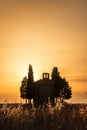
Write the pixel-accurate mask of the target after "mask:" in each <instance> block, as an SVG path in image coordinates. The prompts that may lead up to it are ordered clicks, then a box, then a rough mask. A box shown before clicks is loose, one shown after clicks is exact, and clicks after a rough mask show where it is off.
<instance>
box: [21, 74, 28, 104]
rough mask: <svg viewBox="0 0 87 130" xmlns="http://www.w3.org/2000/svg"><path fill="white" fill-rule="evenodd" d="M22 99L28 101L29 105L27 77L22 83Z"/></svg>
mask: <svg viewBox="0 0 87 130" xmlns="http://www.w3.org/2000/svg"><path fill="white" fill-rule="evenodd" d="M20 97H21V98H23V99H25V100H26V103H27V77H26V76H25V77H24V78H23V80H22V82H21V87H20Z"/></svg>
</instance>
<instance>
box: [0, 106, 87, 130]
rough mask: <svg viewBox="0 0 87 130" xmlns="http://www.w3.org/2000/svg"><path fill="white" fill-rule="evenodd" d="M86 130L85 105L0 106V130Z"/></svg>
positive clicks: (86, 113)
mask: <svg viewBox="0 0 87 130" xmlns="http://www.w3.org/2000/svg"><path fill="white" fill-rule="evenodd" d="M41 129H42V130H87V105H86V104H65V105H63V107H61V108H60V107H54V108H53V107H46V108H32V109H29V108H23V107H22V105H21V104H2V105H0V130H41Z"/></svg>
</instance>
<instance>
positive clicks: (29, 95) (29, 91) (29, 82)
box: [27, 64, 34, 103]
mask: <svg viewBox="0 0 87 130" xmlns="http://www.w3.org/2000/svg"><path fill="white" fill-rule="evenodd" d="M33 84H34V76H33V68H32V65H31V64H29V72H28V80H27V99H29V101H30V103H31V99H32V98H33Z"/></svg>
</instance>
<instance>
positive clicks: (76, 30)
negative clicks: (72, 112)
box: [0, 0, 87, 102]
mask: <svg viewBox="0 0 87 130" xmlns="http://www.w3.org/2000/svg"><path fill="white" fill-rule="evenodd" d="M86 35H87V1H86V0H73V1H72V0H66V1H65V0H62V1H61V0H32V1H31V0H8V1H7V0H0V102H4V101H5V99H7V100H8V102H11V101H12V102H13V101H18V102H19V101H20V91H19V89H20V85H21V81H22V79H23V77H24V76H27V74H28V67H29V64H31V65H32V66H33V71H34V79H35V80H38V79H40V78H42V73H43V72H49V73H50V75H51V71H52V68H53V67H54V66H57V67H58V68H59V72H60V74H61V75H62V77H66V79H67V80H68V81H69V83H70V86H71V87H72V91H73V97H72V99H71V102H79V101H82V102H86V99H85V96H84V95H85V93H86V92H87V36H86ZM72 79H74V80H73V81H72ZM78 79H81V82H80V80H79V81H78ZM84 79H85V82H84ZM80 95H82V97H81V96H80ZM83 98H84V99H83ZM75 99H76V100H75Z"/></svg>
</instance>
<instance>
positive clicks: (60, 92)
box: [51, 67, 72, 99]
mask: <svg viewBox="0 0 87 130" xmlns="http://www.w3.org/2000/svg"><path fill="white" fill-rule="evenodd" d="M51 77H52V80H53V81H54V87H55V92H54V97H56V98H58V97H62V98H63V99H69V98H71V96H72V90H71V87H70V86H69V84H68V82H67V81H66V79H65V78H62V77H61V76H60V73H59V72H58V68H57V67H54V68H53V70H52V75H51Z"/></svg>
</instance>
